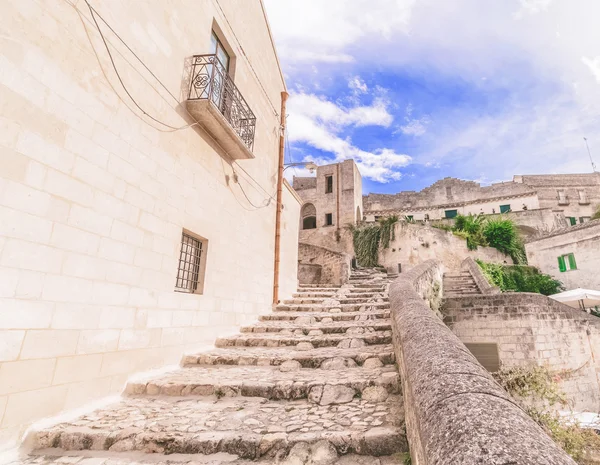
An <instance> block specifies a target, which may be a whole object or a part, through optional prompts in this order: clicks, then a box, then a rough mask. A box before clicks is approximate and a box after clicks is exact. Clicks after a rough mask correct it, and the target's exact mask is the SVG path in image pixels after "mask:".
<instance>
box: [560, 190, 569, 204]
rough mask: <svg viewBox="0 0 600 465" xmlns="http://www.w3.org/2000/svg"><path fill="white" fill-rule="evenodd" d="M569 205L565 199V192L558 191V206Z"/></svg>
mask: <svg viewBox="0 0 600 465" xmlns="http://www.w3.org/2000/svg"><path fill="white" fill-rule="evenodd" d="M568 203H569V201H568V199H567V195H566V194H565V191H563V190H560V191H558V204H559V205H567V204H568Z"/></svg>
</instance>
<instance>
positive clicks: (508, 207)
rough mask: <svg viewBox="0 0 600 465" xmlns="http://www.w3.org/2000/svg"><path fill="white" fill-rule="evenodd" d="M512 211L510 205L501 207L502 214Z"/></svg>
mask: <svg viewBox="0 0 600 465" xmlns="http://www.w3.org/2000/svg"><path fill="white" fill-rule="evenodd" d="M509 211H510V205H500V213H508V212H509Z"/></svg>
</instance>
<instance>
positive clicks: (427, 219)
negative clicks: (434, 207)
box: [425, 213, 429, 221]
mask: <svg viewBox="0 0 600 465" xmlns="http://www.w3.org/2000/svg"><path fill="white" fill-rule="evenodd" d="M425 221H429V213H425Z"/></svg>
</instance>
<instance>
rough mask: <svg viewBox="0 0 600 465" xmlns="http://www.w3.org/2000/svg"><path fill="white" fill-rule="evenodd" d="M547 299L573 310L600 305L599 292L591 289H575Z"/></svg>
mask: <svg viewBox="0 0 600 465" xmlns="http://www.w3.org/2000/svg"><path fill="white" fill-rule="evenodd" d="M549 297H550V298H551V299H554V300H557V301H559V302H562V303H563V304H565V305H568V306H569V307H573V308H581V309H586V308H591V307H595V306H596V305H600V291H592V290H591V289H581V288H577V289H573V290H571V291H565V292H561V293H560V294H554V295H551V296H549Z"/></svg>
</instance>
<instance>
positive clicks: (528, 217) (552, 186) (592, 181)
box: [363, 173, 600, 234]
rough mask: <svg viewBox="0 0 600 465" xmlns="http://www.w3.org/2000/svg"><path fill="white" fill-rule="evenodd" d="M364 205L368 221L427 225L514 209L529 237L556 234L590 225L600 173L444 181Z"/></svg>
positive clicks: (369, 198)
mask: <svg viewBox="0 0 600 465" xmlns="http://www.w3.org/2000/svg"><path fill="white" fill-rule="evenodd" d="M363 203H364V207H365V217H366V218H367V220H368V221H374V220H375V219H377V218H378V217H380V216H386V215H390V214H397V215H400V216H411V217H413V219H414V220H415V221H425V220H439V219H442V218H445V217H448V216H452V215H453V214H462V215H469V214H474V215H478V214H481V213H483V214H486V215H492V214H499V213H502V212H503V211H504V210H508V209H510V211H511V212H513V213H514V214H515V215H514V219H515V221H517V223H518V224H523V226H524V227H525V232H526V233H527V234H530V233H531V231H529V230H527V228H531V229H534V230H548V229H557V228H562V227H566V226H568V225H570V224H575V223H583V222H585V221H588V220H589V219H590V217H591V216H592V214H593V212H594V210H595V208H596V207H597V206H598V205H600V173H590V174H561V175H536V176H522V175H517V176H515V177H514V179H513V181H508V182H501V183H495V184H492V185H490V186H481V185H480V184H479V183H476V182H473V181H463V180H460V179H455V178H445V179H442V180H440V181H437V182H436V183H434V184H433V185H431V186H429V187H427V188H425V189H423V190H421V191H419V192H414V191H407V192H399V193H397V194H369V195H366V196H365V197H364V200H363ZM540 209H545V210H546V211H539V210H540ZM532 210H534V211H536V213H532ZM564 218H566V219H564Z"/></svg>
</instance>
